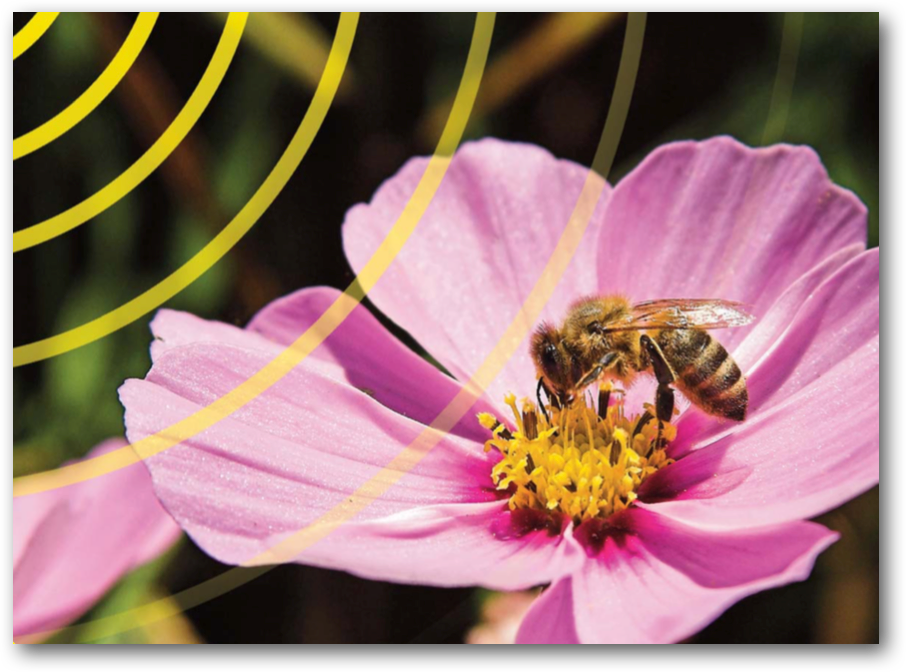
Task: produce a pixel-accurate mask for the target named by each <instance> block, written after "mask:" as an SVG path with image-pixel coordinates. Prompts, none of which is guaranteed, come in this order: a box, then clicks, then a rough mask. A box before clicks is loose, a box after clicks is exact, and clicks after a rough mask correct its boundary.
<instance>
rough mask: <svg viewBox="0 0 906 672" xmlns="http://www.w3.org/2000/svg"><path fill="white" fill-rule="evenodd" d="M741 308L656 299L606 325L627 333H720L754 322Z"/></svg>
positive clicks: (702, 301)
mask: <svg viewBox="0 0 906 672" xmlns="http://www.w3.org/2000/svg"><path fill="white" fill-rule="evenodd" d="M754 319H755V318H754V316H752V315H751V314H750V313H749V312H748V311H746V310H745V308H744V307H743V304H741V303H738V302H736V301H724V300H723V299H659V300H657V301H643V302H642V303H637V304H635V305H634V306H632V310H631V314H630V315H629V317H628V318H626V319H624V320H621V321H619V322H614V323H612V324H608V325H607V331H620V330H626V329H689V328H691V327H696V328H698V329H720V328H722V327H742V326H745V325H747V324H749V323H750V322H752V321H753V320H754Z"/></svg>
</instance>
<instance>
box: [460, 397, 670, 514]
mask: <svg viewBox="0 0 906 672" xmlns="http://www.w3.org/2000/svg"><path fill="white" fill-rule="evenodd" d="M506 403H507V405H508V406H509V407H510V408H511V409H512V411H513V415H514V416H515V420H516V429H515V430H511V429H509V428H507V427H505V426H504V425H503V424H501V423H500V422H499V421H498V420H497V418H495V417H494V416H492V415H490V414H489V413H481V414H479V416H478V419H479V422H481V424H482V425H483V426H484V427H486V428H487V429H489V430H491V432H492V433H493V437H492V438H491V439H489V440H488V441H487V442H486V443H485V451H490V450H491V449H496V450H497V451H499V452H500V454H501V455H502V459H501V460H500V461H499V462H498V463H497V464H496V465H495V466H494V468H493V469H492V471H491V478H492V480H493V482H494V485H495V486H496V487H497V489H498V490H502V491H508V492H509V493H510V498H509V507H510V509H511V510H516V509H535V510H540V511H547V512H549V513H551V514H554V513H559V514H563V515H566V516H569V517H570V518H572V519H573V521H574V522H575V523H577V524H579V523H581V521H583V520H588V519H592V518H606V517H608V516H610V515H611V514H613V513H617V512H619V511H622V510H623V509H625V508H626V507H628V506H629V505H630V504H632V502H633V501H634V500H635V499H636V497H637V492H638V487H639V486H640V485H641V484H642V482H644V481H645V479H647V478H648V477H649V476H651V475H652V474H653V473H655V472H656V471H657V470H658V469H660V468H661V467H664V466H666V465H668V464H670V463H672V462H673V460H671V459H669V458H668V457H667V455H666V451H665V446H666V445H667V443H669V442H670V441H672V440H673V438H674V437H675V436H676V428H675V427H674V426H673V425H671V424H670V423H664V426H663V429H662V430H661V443H660V445H657V443H658V422H657V420H654V419H652V420H648V421H645V424H644V425H643V426H641V427H637V424H638V421H639V419H638V418H635V417H626V416H625V415H624V414H623V404H622V401H620V402H618V403H616V404H612V405H610V406H609V407H607V408H606V409H601V410H600V412H599V410H596V409H595V408H594V407H592V406H589V405H588V404H586V402H585V400H584V399H582V398H580V399H579V400H577V401H576V403H574V404H573V405H572V406H570V407H569V408H565V409H562V410H561V409H558V408H551V409H550V411H549V414H550V422H548V420H547V419H546V417H545V416H544V415H543V414H539V413H538V412H537V410H536V407H535V405H534V404H533V403H531V402H530V401H528V400H524V401H523V402H522V411H521V412H520V410H519V408H518V406H517V404H516V398H515V397H514V396H513V395H507V397H506Z"/></svg>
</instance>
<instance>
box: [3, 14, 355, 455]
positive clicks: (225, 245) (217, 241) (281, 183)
mask: <svg viewBox="0 0 906 672" xmlns="http://www.w3.org/2000/svg"><path fill="white" fill-rule="evenodd" d="M358 16H359V15H358V13H355V12H352V13H343V14H341V16H340V24H339V26H338V27H337V36H336V39H335V41H334V46H333V48H332V49H331V52H330V55H329V56H328V59H327V64H326V65H325V66H324V74H323V75H322V78H321V83H320V84H319V85H318V88H317V90H316V91H315V95H314V97H313V98H312V101H311V104H310V105H309V107H308V111H307V112H306V113H305V116H304V117H303V119H302V123H301V124H299V128H298V129H297V130H296V133H295V135H294V136H293V138H292V140H290V143H289V145H288V146H287V148H286V150H285V151H284V152H283V155H282V156H281V157H280V159H279V160H278V161H277V165H275V166H274V168H273V170H271V172H270V174H269V175H268V176H267V178H265V180H264V182H263V183H262V184H261V186H260V187H258V191H256V192H255V193H254V195H253V196H252V197H251V198H250V199H249V201H248V203H246V204H245V205H244V206H243V208H242V210H240V211H239V212H238V213H237V214H236V216H235V217H234V218H233V220H232V221H231V222H230V223H229V224H227V225H226V226H225V227H224V229H223V230H222V231H221V232H220V233H219V234H217V235H216V236H215V237H214V238H213V239H212V240H211V241H210V242H209V243H208V244H207V245H205V246H204V247H203V248H202V249H201V250H199V251H198V252H197V253H196V254H195V256H193V257H192V258H191V259H189V260H188V261H187V262H186V263H185V264H183V265H182V266H180V267H179V268H178V269H176V270H175V271H173V273H171V274H170V275H168V276H167V277H166V278H164V279H163V280H161V281H160V282H159V283H157V284H156V285H154V286H153V287H151V288H150V289H148V290H147V291H145V292H144V293H142V294H140V295H139V296H137V297H136V298H134V299H132V300H131V301H129V302H128V303H124V304H123V305H121V306H120V307H119V308H116V309H114V310H111V311H110V312H109V313H106V314H105V315H102V316H101V317H98V318H96V319H94V320H92V321H91V322H86V323H85V324H83V325H82V326H80V327H75V328H74V329H70V330H69V331H65V332H63V333H62V334H57V335H56V336H51V337H50V338H45V339H44V340H41V341H37V342H35V343H29V344H27V345H21V346H19V347H16V348H13V366H14V367H16V366H22V365H23V364H29V363H31V362H37V361H40V360H42V359H47V358H49V357H55V356H56V355H60V354H63V353H64V352H69V351H70V350H74V349H75V348H79V347H82V346H83V345H87V344H88V343H91V342H93V341H96V340H98V339H99V338H103V337H104V336H108V335H109V334H112V333H113V332H114V331H116V330H118V329H121V328H123V327H125V326H126V325H127V324H130V323H132V322H134V321H135V320H137V319H138V318H140V317H141V316H142V315H146V314H147V313H149V312H151V311H152V310H154V309H155V308H158V307H159V306H161V305H162V304H164V303H165V302H166V301H168V300H170V299H171V298H173V297H174V296H176V295H177V294H178V293H179V292H181V291H182V290H184V289H185V288H186V287H188V286H189V285H190V284H192V283H193V282H195V280H197V279H198V278H199V277H201V276H202V275H203V274H204V273H205V272H206V271H207V270H208V269H209V268H211V267H212V266H213V265H214V264H216V263H217V262H218V261H220V259H222V258H223V256H224V255H225V254H226V253H227V252H229V251H230V250H231V249H232V248H233V246H234V245H235V244H236V243H238V242H239V241H240V240H242V237H243V236H244V235H245V234H246V233H248V232H249V230H250V229H251V228H252V227H253V226H254V225H255V223H256V222H257V221H258V219H259V218H260V217H261V215H263V214H264V211H265V210H267V208H268V207H270V205H271V203H273V202H274V199H276V198H277V195H278V194H279V193H280V191H281V190H282V189H283V187H285V186H286V183H287V182H288V181H289V178H290V177H292V174H293V173H294V172H295V170H296V168H297V167H298V166H299V164H300V163H301V162H302V159H303V157H304V156H305V154H306V152H308V148H309V147H310V146H311V143H312V141H313V140H314V139H315V135H317V133H318V130H319V129H320V128H321V124H322V123H323V121H324V117H326V116H327V110H329V109H330V105H331V103H332V102H333V98H334V95H335V94H336V92H337V87H338V86H339V84H340V79H341V78H342V76H343V71H344V70H345V69H346V62H347V60H348V58H349V52H350V50H351V49H352V41H353V39H354V38H355V30H356V25H357V23H358ZM108 455H112V453H108ZM123 466H125V465H123Z"/></svg>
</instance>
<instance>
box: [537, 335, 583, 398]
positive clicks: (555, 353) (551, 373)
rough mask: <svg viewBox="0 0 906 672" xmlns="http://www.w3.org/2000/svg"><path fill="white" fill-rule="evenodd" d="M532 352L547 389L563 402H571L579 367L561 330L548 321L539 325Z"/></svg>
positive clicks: (539, 374)
mask: <svg viewBox="0 0 906 672" xmlns="http://www.w3.org/2000/svg"><path fill="white" fill-rule="evenodd" d="M531 352H532V360H534V362H535V370H536V371H537V373H538V376H539V377H540V378H542V379H543V380H544V384H545V385H546V386H547V389H548V390H550V391H551V392H552V393H554V394H556V395H557V396H558V397H559V399H560V401H561V403H566V404H568V403H570V402H571V401H572V399H573V397H574V388H575V382H576V372H577V371H578V370H579V368H578V364H577V362H576V358H575V356H574V355H573V354H572V352H571V351H570V349H569V348H568V347H567V345H566V342H565V341H564V339H563V334H562V333H561V332H560V330H559V329H557V328H556V327H554V326H553V325H551V324H546V323H545V324H542V325H541V326H540V327H538V329H537V330H536V331H535V333H534V334H533V336H532V344H531Z"/></svg>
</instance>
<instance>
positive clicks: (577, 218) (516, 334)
mask: <svg viewBox="0 0 906 672" xmlns="http://www.w3.org/2000/svg"><path fill="white" fill-rule="evenodd" d="M644 33H645V14H644V13H630V15H629V21H628V23H627V26H626V39H625V41H624V44H623V54H622V57H621V60H620V68H619V72H618V74H617V82H616V86H615V89H614V95H613V98H612V100H611V104H610V109H609V110H608V114H607V120H606V122H605V124H604V129H603V131H602V134H601V140H600V142H599V143H598V148H597V151H596V153H595V158H594V161H593V163H592V169H590V170H589V173H588V177H587V179H586V182H585V185H584V186H583V189H582V192H581V194H580V196H579V198H578V200H577V202H576V205H575V208H574V210H573V212H572V214H571V215H570V219H569V222H568V223H567V226H566V228H565V229H564V231H563V233H562V234H561V236H560V239H559V240H558V242H557V246H556V248H555V249H554V252H553V254H552V255H551V258H550V259H549V260H548V263H547V264H546V266H545V268H544V271H543V272H542V274H541V275H540V277H539V280H538V281H537V283H536V284H535V286H534V287H533V288H532V290H531V292H530V294H529V296H528V297H527V299H526V301H525V303H524V304H523V311H521V312H520V313H519V314H517V316H516V318H515V319H514V320H513V322H512V323H511V324H510V326H509V327H508V328H507V331H506V332H505V334H504V335H503V337H502V338H501V339H500V341H498V343H497V345H496V346H495V348H494V350H493V351H492V352H491V354H490V355H489V356H488V357H487V358H486V359H485V361H484V362H482V364H481V366H480V367H479V369H478V371H477V372H476V373H475V375H473V377H472V378H471V379H470V380H469V382H468V383H467V384H466V385H465V386H464V387H463V389H462V390H461V392H460V393H459V394H457V396H456V397H455V398H454V399H453V401H451V402H450V404H449V405H448V406H447V407H446V408H445V409H444V410H443V411H442V412H441V413H440V414H439V415H438V417H437V418H436V419H435V420H434V422H432V423H431V425H430V426H428V427H426V428H425V429H424V430H423V432H422V433H421V434H419V436H418V437H416V439H415V440H414V441H413V442H412V443H411V444H409V446H407V447H406V448H405V449H404V450H403V451H402V452H401V453H399V454H398V455H397V457H396V458H394V459H393V460H392V461H391V462H390V464H388V465H387V466H386V467H385V468H384V469H382V470H380V471H379V472H378V473H377V474H376V475H375V476H374V477H372V478H371V479H369V480H368V482H366V483H365V484H364V485H363V486H362V487H360V488H359V489H358V490H356V492H355V493H354V494H353V495H352V496H351V497H349V498H347V499H345V500H344V501H343V502H342V503H341V504H339V505H338V506H336V507H334V508H333V509H331V510H330V511H328V512H327V513H326V514H324V515H323V516H322V517H321V518H319V519H318V520H317V521H315V522H314V523H312V524H311V525H309V526H307V527H305V528H304V529H302V530H300V531H299V532H297V533H296V534H294V535H292V536H291V537H289V538H288V539H285V540H284V541H282V542H281V543H280V544H278V545H277V546H276V547H274V548H273V549H271V550H270V551H267V552H265V553H262V554H260V555H259V556H257V557H255V558H252V559H250V560H249V561H248V564H249V565H252V564H254V565H259V566H256V567H254V568H252V569H248V568H245V567H237V568H234V569H231V570H229V571H227V572H224V573H223V574H220V575H219V576H216V577H214V578H213V579H209V580H207V581H205V582H203V583H201V584H198V585H196V586H193V587H192V588H189V589H187V590H184V591H182V592H180V593H179V594H178V595H175V596H173V597H171V598H168V599H167V600H161V601H157V602H152V603H150V604H146V605H143V606H141V607H136V608H134V609H130V610H128V611H125V612H123V613H121V614H115V615H113V616H108V617H106V618H103V619H98V620H96V621H92V624H93V625H94V626H95V627H96V628H97V630H96V632H97V633H98V634H97V636H98V638H104V637H108V636H111V635H113V634H116V633H119V632H124V631H127V630H130V629H133V628H137V627H141V626H142V625H145V624H148V623H152V622H154V621H156V620H159V619H162V618H167V617H169V616H173V615H175V614H177V613H180V612H182V611H185V610H187V609H190V608H192V607H194V606H197V605H199V604H203V603H204V602H207V601H209V600H211V599H214V598H216V597H218V596H220V595H223V594H224V593H226V592H228V591H230V590H232V589H234V588H237V587H239V586H241V585H243V584H245V583H248V582H249V581H251V580H253V579H255V578H257V577H258V576H260V575H262V574H264V573H266V572H268V571H270V569H271V567H268V566H260V565H261V564H262V563H271V562H281V561H286V560H291V559H293V558H294V557H296V556H297V555H298V553H299V552H300V551H302V550H304V549H305V548H307V547H308V546H311V545H312V544H314V543H317V542H318V541H320V540H321V539H323V538H324V537H326V536H327V535H328V534H330V532H332V531H333V530H335V529H336V528H337V527H338V526H339V525H340V524H342V523H343V522H346V521H348V520H349V519H350V518H352V517H353V516H355V515H356V514H357V513H359V512H360V511H361V510H362V509H364V508H365V507H367V506H368V505H369V504H370V503H371V502H372V501H374V500H375V499H377V498H378V497H380V496H381V495H382V494H383V493H385V492H386V491H387V489H389V488H390V487H392V486H393V485H394V484H395V483H396V482H397V481H398V480H399V479H400V478H401V477H402V476H403V475H405V474H406V473H408V472H409V471H411V469H412V468H414V467H415V466H416V465H417V464H418V462H419V461H420V460H421V459H422V458H423V457H424V456H425V455H427V453H428V452H429V451H430V450H431V449H432V448H433V447H434V446H436V445H437V443H438V442H439V441H440V439H441V438H443V436H444V435H445V434H446V433H447V432H449V431H450V429H451V428H452V427H454V426H455V425H456V423H457V422H458V421H459V420H460V419H461V418H462V416H463V415H464V414H465V413H467V412H468V411H469V409H470V408H471V407H472V404H473V403H474V401H475V399H477V396H478V395H480V394H481V393H482V392H483V390H484V388H485V387H487V385H488V384H490V382H491V381H492V380H493V379H494V378H495V377H496V376H497V374H498V373H499V372H500V370H501V369H502V367H503V365H504V364H505V362H506V361H508V360H509V358H510V357H512V355H513V352H514V348H515V347H517V345H518V344H519V343H521V342H522V339H523V338H524V336H525V335H526V333H527V329H528V328H530V327H527V326H526V325H527V321H526V319H525V316H526V315H528V316H529V317H534V318H535V319H537V317H538V315H540V312H541V310H542V309H543V307H544V305H545V304H546V303H547V301H548V300H549V299H550V297H551V295H552V293H553V290H554V288H555V287H556V285H557V283H558V282H559V280H560V278H561V277H562V276H563V274H564V273H565V272H566V270H567V268H568V267H569V263H570V262H571V260H572V258H573V256H574V255H575V253H576V251H577V250H578V247H579V245H580V244H581V241H582V238H583V236H584V234H585V230H586V229H587V227H588V224H589V223H590V221H591V216H592V214H593V212H594V209H595V207H596V205H597V201H598V199H599V198H600V196H601V194H602V193H603V191H604V188H605V182H604V179H603V178H602V177H600V176H599V175H597V174H595V171H598V172H599V173H601V175H603V176H605V177H606V175H607V173H608V172H609V170H610V166H611V164H612V162H613V157H614V155H615V153H616V148H617V145H618V144H619V140H620V136H621V135H622V131H623V126H624V124H625V121H626V116H627V115H628V110H629V102H630V100H631V98H632V92H633V90H634V88H635V81H636V76H637V74H638V65H639V60H640V57H641V50H642V42H643V39H644ZM477 34H478V24H477V23H476V36H477ZM474 43H475V40H474V39H473V46H474ZM485 55H486V54H485ZM470 56H471V51H470ZM470 60H471V59H470ZM464 80H465V77H464V78H463V81H464ZM472 102H474V99H473V101H472ZM470 108H471V106H470ZM455 111H456V109H455V105H454V112H455ZM452 120H453V114H452V113H451V116H450V120H449V121H448V127H449V124H450V122H452ZM433 158H434V159H436V158H437V154H435V156H434V157H433ZM432 160H433V159H432ZM420 185H421V183H420ZM420 185H419V186H420ZM432 196H433V194H432ZM413 198H414V195H413ZM410 203H411V201H410ZM404 215H405V212H404ZM401 218H402V216H401ZM397 224H399V221H398V222H397ZM394 226H396V225H394ZM391 233H392V231H391ZM388 237H389V236H388ZM385 242H386V241H385ZM345 296H346V295H344V297H345ZM340 300H346V301H347V302H348V303H355V304H356V305H357V304H358V301H356V300H354V299H352V298H351V297H346V298H345V299H343V297H341V299H340ZM523 313H524V314H523ZM136 445H138V444H136ZM70 627H76V626H70ZM42 634H50V633H42ZM40 636H41V635H37V636H35V637H36V638H37V637H40Z"/></svg>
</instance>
